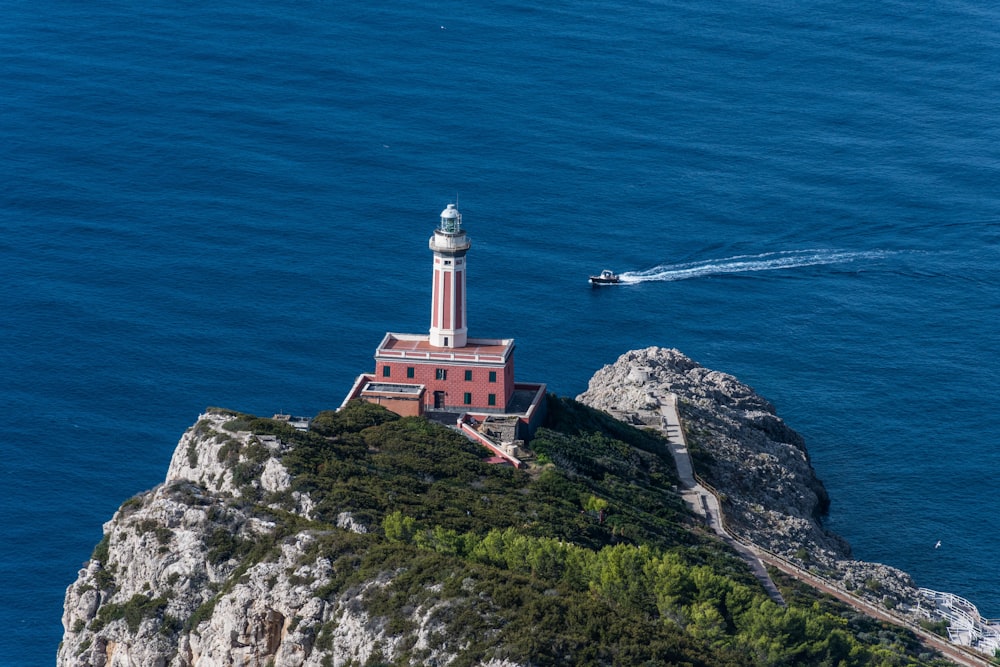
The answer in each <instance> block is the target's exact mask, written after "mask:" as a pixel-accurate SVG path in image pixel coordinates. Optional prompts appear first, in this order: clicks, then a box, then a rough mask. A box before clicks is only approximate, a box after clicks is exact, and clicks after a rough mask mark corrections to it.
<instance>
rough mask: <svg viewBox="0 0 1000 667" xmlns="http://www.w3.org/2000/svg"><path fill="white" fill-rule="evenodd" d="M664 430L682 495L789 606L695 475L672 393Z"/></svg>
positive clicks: (666, 400) (664, 404) (665, 400)
mask: <svg viewBox="0 0 1000 667" xmlns="http://www.w3.org/2000/svg"><path fill="white" fill-rule="evenodd" d="M659 417H660V424H659V429H660V431H661V432H662V433H663V434H664V435H665V436H666V438H667V444H668V445H669V446H670V453H671V454H672V455H673V457H674V462H675V463H676V465H677V475H678V476H679V477H680V480H681V497H682V498H684V502H686V503H687V504H688V506H689V507H690V508H691V509H692V510H693V511H694V512H695V513H696V514H698V515H700V516H702V517H703V518H704V519H705V521H706V523H707V524H708V526H709V527H710V528H711V529H712V530H713V531H715V534H716V535H718V536H719V537H720V538H722V540H723V541H724V542H726V543H727V544H728V545H729V546H731V547H732V548H733V549H734V550H735V551H736V552H737V553H738V554H739V555H740V556H741V557H742V558H743V560H745V561H746V562H747V564H748V565H749V566H750V569H751V570H752V571H753V573H754V576H755V577H757V580H758V581H759V582H760V583H761V586H763V587H764V590H766V591H767V594H768V595H769V596H770V598H771V599H772V600H774V601H775V602H777V603H778V604H780V605H781V606H784V605H785V599H784V598H783V597H781V591H779V590H778V587H777V586H775V585H774V582H773V581H772V580H771V577H770V575H768V573H767V568H766V567H764V564H763V563H762V562H761V560H760V559H759V558H758V557H757V555H756V554H755V553H754V552H753V551H752V550H751V549H750V548H749V547H747V546H745V545H744V544H742V543H741V542H738V541H737V540H735V539H733V537H732V536H731V535H730V534H729V533H728V532H726V528H725V526H723V525H722V512H721V511H720V510H719V500H718V498H716V497H715V494H713V493H712V492H710V491H709V490H708V489H706V488H705V487H704V486H702V485H701V484H699V483H698V480H696V479H695V477H694V469H693V468H692V467H691V456H690V454H689V453H688V446H687V440H686V439H685V438H684V429H683V428H681V420H680V416H679V415H678V413H677V395H676V394H669V395H667V396H665V397H661V401H660V415H659Z"/></svg>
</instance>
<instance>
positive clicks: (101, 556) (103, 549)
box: [90, 533, 111, 565]
mask: <svg viewBox="0 0 1000 667" xmlns="http://www.w3.org/2000/svg"><path fill="white" fill-rule="evenodd" d="M110 543H111V533H105V534H104V537H102V538H101V541H100V542H98V543H97V546H95V547H94V551H93V553H91V554H90V558H91V560H96V561H100V563H101V565H107V562H108V547H109V545H110Z"/></svg>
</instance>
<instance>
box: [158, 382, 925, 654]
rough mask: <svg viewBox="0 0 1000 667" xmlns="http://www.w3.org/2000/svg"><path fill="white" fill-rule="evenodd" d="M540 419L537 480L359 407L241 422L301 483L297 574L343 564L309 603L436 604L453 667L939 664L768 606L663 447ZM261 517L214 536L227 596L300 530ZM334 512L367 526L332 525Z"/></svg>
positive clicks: (564, 411)
mask: <svg viewBox="0 0 1000 667" xmlns="http://www.w3.org/2000/svg"><path fill="white" fill-rule="evenodd" d="M548 407H549V411H548V421H547V424H546V428H543V429H540V430H539V432H538V433H537V435H536V438H535V440H533V441H532V443H531V446H532V448H533V449H534V451H535V453H536V454H537V459H536V460H537V461H539V462H542V461H544V462H545V463H544V464H542V463H539V465H536V466H535V467H534V468H532V469H530V470H527V471H525V470H514V469H511V468H509V467H501V466H491V465H488V464H486V463H485V462H484V459H485V458H486V457H487V455H488V453H487V452H486V450H483V449H481V448H480V447H479V446H478V445H475V444H473V443H470V442H469V441H468V440H467V439H465V438H464V437H462V436H461V435H458V434H456V433H455V432H453V431H451V430H449V429H447V428H444V427H442V426H439V425H436V424H433V423H430V422H428V421H426V420H423V419H417V418H399V417H398V416H396V415H394V414H392V413H389V412H387V411H386V410H384V409H382V408H381V407H379V406H374V405H370V404H367V403H356V404H351V405H349V406H348V407H347V408H346V409H345V410H342V411H341V412H337V413H333V412H328V413H322V414H320V415H319V416H317V418H316V419H315V420H314V421H313V423H312V431H311V432H308V433H300V432H297V431H294V430H292V429H289V428H288V427H287V425H286V424H281V423H278V422H273V420H264V419H257V418H254V417H252V416H249V415H234V417H235V419H234V421H238V422H239V424H238V425H239V426H240V428H241V430H250V431H252V432H255V433H265V432H274V433H275V434H278V435H279V437H281V438H282V440H283V441H284V442H285V443H286V444H290V445H291V448H290V450H289V451H287V452H286V453H285V454H284V455H283V457H282V462H283V463H284V465H285V466H286V467H287V468H288V469H289V470H290V471H291V472H292V474H293V489H294V490H301V491H306V492H308V493H309V494H310V496H311V497H312V498H313V500H314V501H316V503H317V506H316V519H317V521H315V522H312V523H310V524H309V526H308V528H309V529H310V534H311V535H312V537H313V541H312V542H311V544H310V546H309V548H308V553H306V554H304V555H303V557H302V562H303V563H307V562H313V561H314V560H315V559H316V558H317V557H320V556H322V557H323V558H326V559H328V560H329V562H330V563H331V564H332V570H333V576H332V578H331V580H330V581H329V582H328V583H326V585H325V586H324V588H323V589H320V590H318V591H317V593H316V594H317V595H319V596H320V597H322V598H324V599H326V600H329V601H330V602H338V603H343V604H348V605H358V606H359V609H363V610H364V611H365V612H367V613H368V614H369V615H370V617H371V618H372V619H373V622H378V623H384V624H385V627H386V628H387V629H388V631H389V632H390V633H391V634H396V635H397V636H405V635H408V634H412V633H413V631H414V630H415V628H414V621H413V615H414V613H415V610H424V612H423V613H426V614H430V615H431V616H432V618H431V619H430V623H431V626H432V627H440V628H442V629H441V630H440V631H439V632H436V633H433V634H432V637H430V643H431V646H433V648H434V650H435V651H438V650H441V651H445V652H448V653H452V654H454V655H456V656H457V658H456V659H455V660H454V661H453V662H452V663H451V664H453V665H456V666H458V667H461V666H466V665H468V666H471V665H476V664H481V663H482V662H485V661H488V660H491V659H496V660H500V659H507V660H510V661H512V662H516V663H521V664H534V665H557V664H566V665H713V666H714V665H719V666H722V667H727V666H735V665H754V666H757V665H768V666H770V665H775V666H777V665H803V666H805V665H830V666H831V667H855V666H858V667H860V666H861V665H880V666H888V667H892V666H895V665H910V664H934V663H933V662H932V661H931V662H928V660H932V659H930V658H927V657H926V654H923V655H924V657H920V656H921V655H922V654H921V653H920V651H923V650H924V649H923V648H922V647H919V645H917V644H916V642H915V639H914V638H913V636H912V634H909V633H906V632H905V631H902V630H898V629H895V630H890V629H889V627H888V626H883V625H882V624H879V623H878V622H877V621H874V620H872V619H866V617H861V616H858V615H857V614H855V613H854V612H853V611H851V610H850V609H849V608H847V607H843V606H842V605H838V604H836V603H834V602H832V601H830V600H828V599H824V598H815V597H808V596H807V594H806V593H805V592H804V591H805V590H811V589H798V588H788V589H787V593H786V599H788V600H789V606H788V607H787V608H782V607H779V606H778V605H776V604H774V603H773V602H772V601H771V600H769V599H768V598H767V596H766V594H765V593H764V592H763V591H762V590H761V589H760V587H759V585H758V584H757V582H756V580H755V579H754V578H753V576H752V575H751V574H750V573H749V571H748V569H747V567H746V566H745V564H744V563H743V562H742V561H741V560H740V559H739V558H737V557H736V556H735V555H734V554H733V553H732V552H731V551H730V550H729V549H728V548H726V547H725V546H724V545H722V544H720V543H719V542H717V541H715V540H714V539H712V538H709V537H705V536H703V535H702V534H701V533H699V532H698V531H696V530H692V527H693V526H694V525H696V524H695V523H694V522H693V521H692V520H691V518H690V516H689V515H688V514H687V511H686V509H685V507H684V506H683V503H682V502H681V500H680V498H679V496H678V495H677V493H676V491H675V486H676V484H677V477H676V472H675V469H674V465H673V460H672V458H671V457H670V455H669V452H668V450H667V448H666V447H665V446H664V443H663V441H662V440H661V439H660V438H659V437H658V436H657V435H656V434H653V433H649V432H645V431H640V430H637V429H635V428H632V427H631V426H628V425H626V424H623V423H621V422H617V421H615V420H613V419H611V418H609V417H607V416H606V415H603V414H601V413H598V412H596V411H593V410H590V409H588V408H586V407H584V406H582V405H579V404H577V403H575V402H573V401H569V400H567V399H559V398H552V397H550V398H549V406H548ZM243 454H244V456H245V457H246V456H247V453H246V452H244V453H243ZM255 462H256V461H255ZM256 463H259V462H256ZM267 511H268V512H269V513H270V515H271V516H272V518H275V519H278V525H279V526H280V528H279V529H278V531H277V532H276V533H275V534H273V535H271V536H268V537H266V538H255V539H254V540H249V539H242V538H240V537H237V535H238V531H237V530H235V528H230V527H227V528H225V529H222V528H220V529H219V530H218V531H216V532H215V533H213V534H212V535H211V536H210V538H209V541H208V547H209V559H210V560H211V561H212V562H213V563H221V562H224V561H226V560H229V559H233V560H235V561H237V562H238V563H239V565H237V567H236V568H235V570H234V572H233V574H232V575H231V577H230V579H229V583H227V584H226V586H230V585H231V584H232V582H233V581H235V580H236V579H238V578H239V576H241V575H242V574H243V572H245V571H246V569H247V568H248V567H249V566H250V565H251V564H253V563H256V562H260V561H261V560H262V559H266V558H269V557H271V556H272V554H273V553H274V552H275V550H276V549H277V545H278V543H279V542H280V540H281V539H282V538H283V536H285V535H289V534H292V533H294V532H299V531H301V530H303V529H304V528H306V527H307V526H304V525H303V520H302V519H301V518H294V517H292V515H289V516H285V517H281V516H276V514H278V513H276V512H274V511H273V510H267ZM341 512H351V513H352V515H353V516H354V518H355V519H356V520H358V521H362V522H363V523H366V524H367V525H368V526H369V527H370V530H371V532H369V533H368V534H363V535H358V534H353V533H348V532H346V531H341V530H336V529H333V528H331V527H330V526H332V525H333V524H334V523H335V522H336V517H337V515H338V514H339V513H341ZM324 524H325V525H324ZM373 582H379V584H378V585H373ZM224 588H225V587H224ZM214 604H215V602H214V599H213V600H210V601H209V602H207V603H205V604H204V605H202V607H201V608H199V609H198V610H197V611H196V612H195V613H194V614H193V615H192V617H191V618H189V619H188V620H187V622H186V623H185V627H186V628H188V629H191V628H194V627H197V624H198V623H199V622H200V621H201V620H204V619H207V618H209V617H210V616H211V614H212V610H213V608H214ZM164 623H165V624H166V621H164ZM171 627H172V626H171ZM333 632H334V628H333V627H332V626H323V627H321V628H319V629H318V630H317V634H316V640H315V646H316V647H317V648H318V649H323V648H325V647H329V646H330V645H331V643H332V639H333ZM400 646H402V647H403V648H402V649H401V650H402V651H403V652H404V655H403V656H402V662H408V663H414V664H420V663H422V662H426V661H428V660H429V659H430V658H431V652H430V651H429V650H428V649H418V648H417V643H416V642H415V641H412V637H411V638H410V640H406V639H404V641H403V643H402V644H400ZM373 655H374V656H375V657H373V660H374V661H376V662H377V661H379V660H383V659H384V658H385V656H384V655H382V654H381V653H379V651H375V652H374V654H373Z"/></svg>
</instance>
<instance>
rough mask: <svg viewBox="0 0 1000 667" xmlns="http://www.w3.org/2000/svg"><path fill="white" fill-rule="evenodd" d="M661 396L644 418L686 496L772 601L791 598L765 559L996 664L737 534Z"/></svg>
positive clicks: (948, 647) (955, 651)
mask: <svg viewBox="0 0 1000 667" xmlns="http://www.w3.org/2000/svg"><path fill="white" fill-rule="evenodd" d="M657 398H658V399H659V401H658V402H659V413H658V414H656V413H652V412H645V413H640V415H639V417H640V419H641V420H642V421H643V423H645V424H647V425H649V426H656V427H657V428H658V429H659V430H660V432H661V433H663V434H664V435H665V436H666V439H667V443H668V445H669V447H670V453H671V454H672V455H673V457H674V462H675V463H676V465H677V475H678V476H679V477H680V481H681V496H682V497H683V498H684V501H685V502H686V503H687V504H688V506H690V507H691V509H692V510H693V511H694V512H695V513H696V514H698V515H699V516H702V517H704V518H705V521H706V522H707V524H708V525H709V527H711V529H712V530H713V531H714V532H715V533H716V534H717V535H718V536H719V537H720V538H721V539H722V540H723V541H725V542H726V543H727V544H729V545H730V546H731V547H732V548H733V549H734V550H736V552H737V553H738V554H739V555H740V556H742V557H743V559H744V560H745V561H746V562H747V563H748V564H749V565H750V568H751V569H752V570H753V573H754V575H755V576H756V577H757V579H758V580H759V581H760V583H761V585H762V586H764V589H765V590H766V591H767V594H768V595H769V596H770V597H771V599H772V600H774V601H775V602H777V603H778V604H780V605H782V606H784V605H785V600H784V598H782V596H781V592H780V591H779V590H778V587H777V586H776V585H775V584H774V581H773V580H772V579H771V577H770V575H769V574H768V573H767V568H766V567H765V565H764V563H765V562H766V563H767V564H769V565H771V566H773V567H775V568H777V569H779V570H781V571H782V572H784V573H785V574H788V575H789V576H791V577H794V578H795V579H798V580H800V581H803V582H805V583H807V584H809V585H810V586H812V587H814V588H817V589H819V590H821V591H823V592H824V593H828V594H829V595H832V596H833V597H835V598H837V599H838V600H840V601H841V602H844V603H846V604H848V605H850V606H852V607H854V608H855V609H857V610H858V611H860V612H862V613H864V614H867V615H868V616H873V617H875V618H878V619H880V620H883V621H887V622H890V623H893V624H896V625H902V626H904V627H907V628H909V629H910V630H912V631H913V632H914V633H915V634H917V636H918V637H919V638H920V639H921V640H922V641H923V642H924V644H926V645H928V646H931V647H933V648H935V649H937V650H938V651H940V652H941V653H942V655H944V656H945V657H946V658H948V659H949V660H954V661H955V662H956V663H958V664H960V665H967V666H968V667H989V666H991V665H994V664H995V663H992V662H991V661H990V660H989V659H988V658H987V657H986V656H983V655H980V654H977V653H975V652H973V651H971V650H968V649H966V648H964V647H960V646H957V645H955V644H952V643H951V642H949V641H947V640H946V639H943V638H942V637H939V636H937V635H935V634H933V633H930V632H928V631H926V630H924V629H923V628H921V627H920V626H918V625H916V624H915V623H913V622H911V621H909V620H908V619H905V618H902V617H900V616H896V615H895V614H893V613H891V612H889V611H887V610H884V609H880V608H878V607H876V606H874V605H872V604H870V603H868V602H867V601H865V600H863V599H860V598H858V597H856V596H854V595H852V594H851V593H850V592H848V591H846V590H844V589H842V588H840V587H838V586H837V585H836V584H835V583H834V582H830V581H826V580H824V579H821V578H819V577H817V576H815V575H814V574H812V573H810V572H806V571H805V570H802V569H800V568H798V567H796V566H795V565H793V564H792V563H790V562H787V561H785V560H784V559H782V558H781V557H780V556H778V555H777V554H772V553H770V552H767V551H764V550H762V549H760V548H758V547H756V546H755V545H753V544H752V543H750V542H749V541H746V540H743V539H740V538H737V537H735V536H734V535H731V534H730V533H729V532H728V531H727V530H726V528H725V526H724V525H723V517H722V512H721V510H720V509H719V499H718V498H717V497H716V496H715V494H714V493H713V492H712V491H710V490H709V489H707V488H705V487H704V486H703V485H702V484H701V483H699V482H698V480H697V479H696V478H695V475H694V468H693V467H692V465H691V456H690V454H689V452H688V446H687V440H686V439H685V437H684V429H683V428H682V426H681V421H680V416H679V414H678V412H677V395H676V394H674V393H670V394H668V395H666V396H663V395H660V396H658V397H657Z"/></svg>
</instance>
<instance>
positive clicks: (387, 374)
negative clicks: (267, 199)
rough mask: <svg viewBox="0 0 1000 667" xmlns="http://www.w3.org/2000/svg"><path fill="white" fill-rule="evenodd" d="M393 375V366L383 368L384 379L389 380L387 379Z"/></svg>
mask: <svg viewBox="0 0 1000 667" xmlns="http://www.w3.org/2000/svg"><path fill="white" fill-rule="evenodd" d="M391 375H392V367H391V366H383V367H382V377H384V378H387V377H391Z"/></svg>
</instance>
